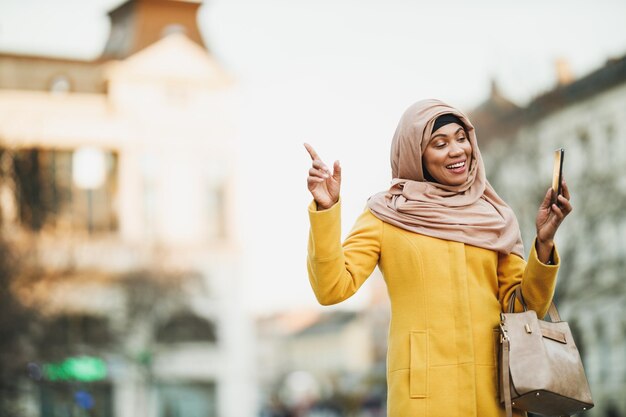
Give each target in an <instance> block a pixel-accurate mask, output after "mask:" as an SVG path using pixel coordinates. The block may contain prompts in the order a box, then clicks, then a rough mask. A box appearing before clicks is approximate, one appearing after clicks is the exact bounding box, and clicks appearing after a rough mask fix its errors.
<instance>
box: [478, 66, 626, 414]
mask: <svg viewBox="0 0 626 417" xmlns="http://www.w3.org/2000/svg"><path fill="white" fill-rule="evenodd" d="M557 70H558V72H557V73H558V84H557V86H556V87H555V88H554V89H553V90H551V91H548V92H546V93H544V94H542V95H540V96H538V97H536V98H535V99H534V100H532V101H531V102H530V103H529V104H528V105H527V106H525V107H522V108H519V107H517V106H514V105H512V104H511V103H510V102H508V101H507V100H506V99H505V98H503V97H502V95H501V94H500V93H499V91H498V90H497V87H496V86H494V88H493V89H492V94H491V97H490V98H489V99H488V100H487V101H486V102H485V103H483V104H482V105H480V106H479V107H478V108H477V109H476V110H475V111H474V112H473V114H472V115H471V116H472V121H473V123H474V125H475V126H476V129H477V134H478V138H479V141H480V143H481V150H482V153H483V155H484V158H485V164H486V166H487V173H488V177H489V180H490V182H491V183H492V184H493V185H494V187H495V188H496V190H497V191H498V193H500V195H501V196H502V197H503V198H504V199H505V200H506V201H507V202H509V203H510V204H511V206H512V207H513V209H514V210H515V212H516V214H517V216H518V219H519V221H520V224H521V227H522V234H523V238H524V242H525V244H526V250H527V251H528V249H529V248H528V246H529V245H530V244H531V242H532V241H533V238H534V235H535V225H534V222H535V216H536V212H537V209H538V206H539V203H540V202H541V200H542V199H543V196H544V195H545V193H546V190H547V189H548V187H549V186H550V184H551V177H552V160H553V151H554V150H555V149H557V148H559V147H564V148H565V150H566V153H565V160H564V177H565V179H566V181H567V184H568V186H569V188H570V190H571V193H572V203H573V206H574V211H573V212H572V214H571V215H570V216H569V217H568V218H567V220H566V221H565V223H564V224H563V227H561V229H559V232H558V234H557V246H558V249H559V252H560V254H561V259H562V266H561V269H560V271H559V281H558V287H557V291H556V298H555V300H556V303H557V307H558V308H559V311H560V312H561V316H562V317H563V319H564V320H566V321H568V322H569V323H570V326H571V327H572V330H573V332H574V334H575V335H576V342H577V345H578V348H579V350H580V352H581V355H582V358H583V362H584V363H585V367H586V370H587V375H588V377H589V381H590V384H591V389H592V393H593V396H594V400H595V404H596V406H595V408H594V409H592V410H591V411H590V412H588V413H586V415H587V414H588V415H590V416H611V417H615V416H626V402H624V398H626V272H625V271H626V268H625V267H626V216H625V215H624V213H626V56H624V57H622V58H619V59H612V60H609V61H608V62H607V63H606V65H604V66H603V67H601V68H599V69H597V70H596V71H594V72H592V73H590V74H588V75H587V76H584V77H582V78H580V79H577V80H573V78H572V77H571V73H570V71H568V70H567V65H566V63H564V62H563V61H560V62H559V63H558V67H557Z"/></svg>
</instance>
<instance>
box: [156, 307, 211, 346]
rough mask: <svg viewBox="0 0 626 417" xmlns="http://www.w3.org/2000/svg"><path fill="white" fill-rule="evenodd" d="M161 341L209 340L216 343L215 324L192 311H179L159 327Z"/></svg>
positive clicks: (157, 334) (158, 334)
mask: <svg viewBox="0 0 626 417" xmlns="http://www.w3.org/2000/svg"><path fill="white" fill-rule="evenodd" d="M156 340H157V341H158V342H160V343H180V342H209V343H215V342H216V341H217V335H216V331H215V324H214V323H213V322H212V321H210V320H207V319H205V318H202V317H198V316H197V315H195V314H193V313H190V312H183V313H179V314H177V315H175V316H173V317H170V319H169V320H168V321H166V322H165V323H163V324H162V325H161V326H159V327H158V328H157V332H156Z"/></svg>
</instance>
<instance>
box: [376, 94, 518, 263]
mask: <svg viewBox="0 0 626 417" xmlns="http://www.w3.org/2000/svg"><path fill="white" fill-rule="evenodd" d="M443 114H452V115H454V116H456V117H458V118H459V119H460V120H461V121H462V122H463V124H464V127H465V131H466V132H467V135H468V138H469V141H470V144H471V145H472V158H471V161H470V164H469V174H468V177H467V180H466V181H465V182H464V183H463V184H461V185H444V184H439V183H436V182H430V181H427V180H426V179H425V178H424V171H423V167H422V155H423V153H424V150H425V149H426V146H427V145H428V142H429V140H430V137H431V135H432V129H433V125H434V122H435V120H436V119H437V117H439V116H441V115H443ZM391 171H392V177H393V180H392V182H391V187H390V188H389V190H387V191H383V192H380V193H377V194H374V195H373V196H371V197H370V198H369V200H368V207H369V209H370V211H371V212H372V214H374V215H375V216H376V217H378V218H379V219H381V220H382V221H384V222H386V223H389V224H392V225H394V226H397V227H400V228H402V229H405V230H408V231H411V232H415V233H420V234H423V235H426V236H431V237H436V238H440V239H446V240H452V241H456V242H462V243H466V244H468V245H472V246H477V247H480V248H485V249H490V250H494V251H497V252H500V253H503V254H507V255H508V254H510V253H513V254H515V255H518V256H520V257H522V258H523V257H524V247H523V244H522V239H521V235H520V230H519V225H518V223H517V219H516V218H515V214H514V213H513V210H511V208H510V207H509V206H508V205H507V204H506V203H505V202H504V201H503V200H502V199H501V198H500V197H499V196H498V194H497V193H496V192H495V190H494V189H493V187H492V186H491V185H490V184H489V182H488V181H487V178H486V176H485V167H484V164H483V160H482V157H481V155H480V150H479V149H478V143H477V141H476V133H475V131H474V126H472V124H471V123H470V121H469V119H468V118H467V116H465V115H464V114H463V113H462V112H460V111H459V110H457V109H455V108H454V107H451V106H449V105H447V104H445V103H443V102H441V101H439V100H432V99H431V100H422V101H419V102H417V103H415V104H413V105H412V106H411V107H409V108H408V109H407V110H406V111H405V112H404V114H403V115H402V118H401V119H400V122H399V123H398V127H397V128H396V132H395V134H394V137H393V142H392V144H391Z"/></svg>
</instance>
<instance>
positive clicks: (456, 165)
mask: <svg viewBox="0 0 626 417" xmlns="http://www.w3.org/2000/svg"><path fill="white" fill-rule="evenodd" d="M463 166H465V161H463V162H457V163H456V164H452V165H448V166H446V168H450V169H454V168H461V167H463Z"/></svg>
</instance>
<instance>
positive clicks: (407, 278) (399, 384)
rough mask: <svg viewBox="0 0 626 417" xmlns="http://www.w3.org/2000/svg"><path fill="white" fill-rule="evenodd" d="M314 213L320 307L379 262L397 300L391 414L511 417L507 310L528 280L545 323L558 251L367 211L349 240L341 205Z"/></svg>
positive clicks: (312, 258)
mask: <svg viewBox="0 0 626 417" xmlns="http://www.w3.org/2000/svg"><path fill="white" fill-rule="evenodd" d="M314 204H315V203H312V205H311V206H310V207H309V218H310V222H311V230H310V234H309V248H308V262H307V263H308V273H309V280H310V282H311V286H312V287H313V291H314V292H315V296H316V297H317V299H318V301H319V302H320V303H321V304H323V305H329V304H336V303H339V302H341V301H343V300H345V299H346V298H348V297H350V296H351V295H352V294H354V293H355V292H356V291H357V290H358V288H359V287H360V286H361V285H362V284H363V282H364V281H365V280H366V279H367V278H368V277H369V275H370V274H371V273H372V271H373V270H374V268H375V267H376V265H378V266H379V268H380V270H381V272H382V274H383V276H384V278H385V282H386V284H387V290H388V292H389V297H390V300H391V323H390V327H389V340H388V351H387V386H388V396H387V415H388V417H434V416H441V417H471V416H475V417H492V416H493V417H495V416H504V415H505V413H504V409H503V408H501V407H500V405H499V401H498V392H497V383H496V381H497V378H496V377H497V375H496V373H497V360H496V357H497V349H498V342H499V338H498V332H497V329H498V325H499V320H500V311H501V308H502V307H504V308H507V306H508V300H509V297H510V295H511V294H512V292H513V291H514V290H515V288H516V287H517V286H518V285H519V284H520V283H521V285H522V292H523V294H524V299H525V300H526V302H527V304H528V306H529V308H531V309H534V310H535V311H537V315H538V316H539V317H543V316H544V315H545V314H546V312H547V309H548V306H549V304H550V300H551V299H552V295H553V293H554V287H555V284H556V273H557V270H558V264H559V259H558V254H557V253H556V250H555V252H554V264H555V265H544V264H542V263H541V262H540V261H539V260H538V259H537V254H536V252H535V250H534V244H533V249H532V250H531V253H530V257H529V260H528V263H526V261H524V260H523V259H521V258H520V257H518V256H516V255H512V254H511V255H502V254H498V253H497V252H494V251H491V250H487V249H481V248H478V247H475V246H470V245H466V244H463V243H459V242H453V241H448V240H442V239H438V238H433V237H429V236H424V235H421V234H417V233H413V232H409V231H406V230H403V229H400V228H398V227H396V226H393V225H391V224H388V223H384V222H383V221H381V220H380V219H378V218H377V217H375V216H374V215H373V214H372V213H371V212H370V211H369V210H366V211H365V212H364V213H363V214H361V216H360V217H359V218H358V220H357V221H356V224H355V225H354V227H353V229H352V231H351V233H350V234H349V236H348V237H347V238H346V240H345V241H344V243H343V245H342V244H341V219H340V217H341V207H340V203H338V204H335V205H334V206H333V207H331V208H330V209H328V210H322V211H315V205H314Z"/></svg>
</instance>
